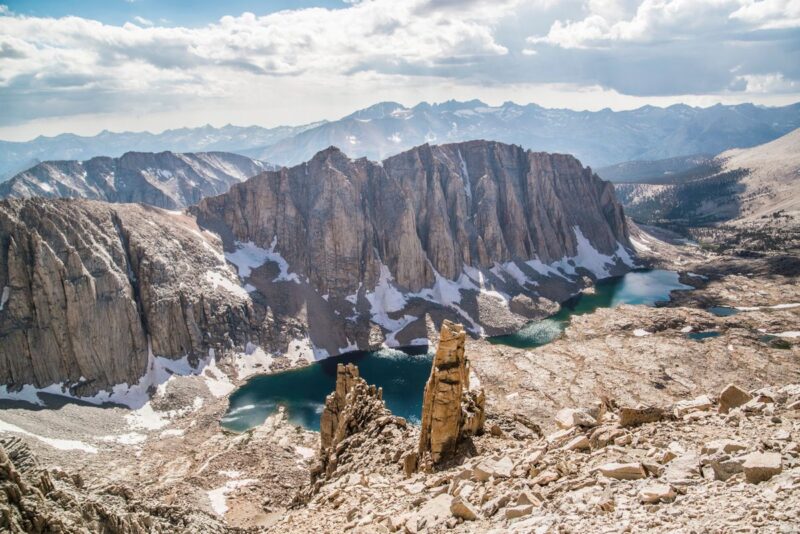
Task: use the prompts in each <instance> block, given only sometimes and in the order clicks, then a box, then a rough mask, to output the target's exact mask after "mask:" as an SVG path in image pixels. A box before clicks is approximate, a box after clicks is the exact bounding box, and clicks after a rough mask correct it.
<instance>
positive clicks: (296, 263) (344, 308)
mask: <svg viewBox="0 0 800 534" xmlns="http://www.w3.org/2000/svg"><path fill="white" fill-rule="evenodd" d="M191 211H192V213H194V214H196V215H197V218H198V222H199V224H200V225H201V226H205V227H207V228H209V229H212V230H214V231H217V232H219V233H220V235H221V236H222V237H223V240H224V243H225V249H226V251H228V257H229V259H231V261H233V262H234V263H237V265H240V267H242V268H240V274H241V275H243V277H244V279H245V280H246V281H247V282H248V283H249V284H251V285H252V286H253V287H255V288H256V289H257V290H258V291H259V292H261V293H263V294H264V295H268V296H271V297H272V298H268V301H269V302H270V305H271V306H273V307H274V310H280V309H281V307H284V308H285V311H284V313H290V314H300V313H306V312H303V311H302V310H303V309H304V308H307V313H308V316H309V322H310V324H311V327H312V328H311V340H312V341H313V342H314V344H315V345H316V346H319V347H324V348H325V349H326V350H327V351H328V352H329V353H332V350H337V348H339V347H344V346H347V345H349V344H350V343H353V342H355V343H357V344H358V346H363V343H364V342H365V341H366V339H365V338H363V337H361V336H362V335H364V334H366V332H367V331H368V330H369V328H370V326H369V324H370V323H372V324H377V325H379V326H380V327H381V328H382V333H383V334H384V335H385V336H386V338H387V343H388V344H390V345H397V344H408V343H411V342H412V341H414V340H415V339H417V338H422V337H424V336H425V324H424V314H425V313H428V312H436V313H437V314H440V315H441V314H449V315H447V316H448V317H452V318H455V319H459V320H461V321H464V322H465V323H466V324H467V325H468V328H469V329H470V330H471V331H472V332H473V333H492V332H493V333H498V332H500V331H508V330H509V329H510V328H512V326H511V325H519V326H521V324H522V323H524V322H525V321H524V318H522V317H518V316H516V317H515V316H514V313H510V312H509V309H510V301H511V300H512V299H513V298H514V297H517V296H527V297H532V298H534V299H535V298H538V297H540V296H543V297H547V298H548V299H556V300H562V299H564V298H566V297H567V296H568V295H569V294H570V293H571V291H574V290H575V287H576V284H580V283H581V282H580V280H581V276H582V275H589V276H593V277H605V276H609V275H611V274H613V273H621V272H624V271H625V270H627V269H628V268H629V265H630V258H629V256H628V252H627V251H626V248H625V247H626V246H629V241H628V233H627V227H626V225H625V219H624V215H623V213H622V209H621V207H620V205H619V204H618V203H617V201H616V199H615V197H614V192H613V187H612V186H611V184H609V183H608V182H603V181H602V180H600V179H598V178H597V177H596V176H595V175H593V174H592V172H591V170H589V169H586V168H584V167H582V166H581V164H580V162H578V161H577V160H576V159H575V158H573V157H572V156H567V155H560V154H546V153H534V152H529V151H525V150H523V149H522V148H520V147H518V146H513V145H505V144H502V143H495V142H487V141H473V142H467V143H459V144H452V145H442V146H429V145H423V146H421V147H416V148H414V149H412V150H409V151H407V152H404V153H402V154H399V155H397V156H393V157H391V158H388V159H386V160H384V161H383V162H382V164H376V163H373V162H371V161H369V160H366V159H358V160H351V159H349V158H348V157H347V156H345V155H344V154H343V153H342V152H341V151H340V150H338V149H336V148H334V147H331V148H329V149H326V150H324V151H322V152H320V153H318V154H317V155H316V156H314V158H312V159H311V160H310V161H309V162H308V163H304V164H302V165H298V166H296V167H292V168H288V169H286V168H284V169H281V170H280V171H277V172H267V173H264V174H261V175H259V176H256V177H254V178H252V179H250V180H248V181H247V182H245V183H243V184H238V185H235V186H233V187H232V188H231V190H230V191H229V192H228V193H226V194H223V195H220V196H218V197H208V198H206V199H203V200H202V201H201V202H200V203H199V204H198V205H197V206H196V207H193V208H191ZM254 257H257V258H272V260H271V261H272V262H274V263H275V264H276V266H277V267H273V268H272V269H270V270H268V271H262V272H261V273H256V272H255V271H252V269H251V266H250V265H249V264H248V265H246V266H245V265H243V264H242V262H243V261H245V260H247V261H249V259H251V258H254ZM260 261H261V262H263V259H261V260H260ZM626 262H627V263H626ZM275 282H278V283H277V284H276V283H275ZM303 302H305V303H306V304H305V305H304V304H303ZM281 303H293V304H287V305H286V306H282V304H281ZM532 307H533V308H535V307H536V306H535V303H534V305H533V306H532ZM292 308H293V309H292ZM312 310H313V313H314V314H316V319H315V320H316V321H318V323H319V325H320V327H319V328H314V324H313V323H314V320H311V314H312ZM276 313H278V312H277V311H276ZM326 313H327V314H328V315H327V317H325V318H324V319H323V318H322V316H323V315H325V314H326ZM532 313H537V312H536V311H535V310H532ZM538 313H541V310H539V312H538ZM453 314H455V317H454V316H453ZM354 317H355V318H356V321H355V322H356V323H358V324H360V326H358V327H357V328H355V329H353V328H352V327H351V326H349V325H348V324H347V323H348V321H350V319H347V320H345V319H344V318H354ZM520 321H522V323H520ZM348 331H352V332H353V333H352V334H351V335H350V336H349V337H348V336H344V335H341V334H336V333H337V332H340V333H346V332H348Z"/></svg>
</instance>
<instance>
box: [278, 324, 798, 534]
mask: <svg viewBox="0 0 800 534" xmlns="http://www.w3.org/2000/svg"><path fill="white" fill-rule="evenodd" d="M447 328H448V325H445V326H444V327H443V335H444V334H445V330H446V329H447ZM461 343H463V339H462V341H461ZM441 353H442V351H441V349H440V351H439V352H437V357H436V360H435V361H434V369H436V363H437V361H438V360H440V354H441ZM450 369H451V370H455V371H456V374H457V375H458V374H462V375H463V374H464V373H463V372H464V371H465V369H466V366H465V363H464V361H463V360H462V361H460V362H458V361H456V360H453V361H452V362H451V367H450ZM354 373H355V374H354ZM435 375H436V371H435V370H434V372H433V373H432V377H431V380H430V381H429V382H428V387H427V388H426V395H425V404H424V405H423V414H424V413H425V412H426V410H428V411H429V410H431V409H434V410H437V411H438V412H439V413H444V412H447V411H448V409H449V408H451V407H454V406H456V407H458V406H460V407H461V408H462V411H461V413H460V414H459V413H458V412H455V413H453V412H452V410H450V412H451V415H452V417H441V418H438V420H437V419H434V420H433V421H431V420H426V419H425V418H423V421H422V426H421V429H417V428H415V427H412V426H409V425H406V424H405V421H403V420H402V419H400V418H396V417H393V416H391V414H389V413H387V410H386V408H385V407H384V406H383V405H382V403H381V402H376V400H377V399H378V398H379V396H380V395H379V392H376V391H375V390H374V388H372V389H370V388H369V387H368V386H367V385H366V384H365V383H364V381H363V379H360V378H358V377H357V370H354V369H349V370H345V369H344V368H340V373H339V380H338V381H337V395H339V394H341V391H339V390H340V389H347V390H348V393H347V394H346V402H345V405H344V406H343V407H342V408H341V410H342V411H344V412H348V411H350V412H351V416H350V422H351V424H349V425H344V426H342V425H340V429H339V439H338V440H337V442H336V446H335V447H334V448H333V449H331V448H330V446H326V440H325V432H324V431H323V445H322V448H321V454H320V460H321V461H322V462H323V464H324V465H326V466H327V467H328V468H327V470H326V471H325V476H324V478H323V479H322V480H319V479H318V480H317V481H316V484H315V485H313V486H312V487H311V488H310V490H306V491H307V492H308V493H305V494H304V496H305V499H304V500H303V502H304V503H307V504H303V505H302V506H300V507H299V508H298V509H296V510H293V511H290V512H289V513H288V514H287V515H286V516H284V518H283V519H281V520H280V521H279V522H278V523H277V524H276V525H274V527H273V528H272V529H271V530H270V531H272V532H307V531H308V528H309V526H310V525H313V528H314V529H315V530H320V531H323V532H342V531H353V532H363V533H367V532H370V533H371V532H405V533H417V532H446V531H453V532H498V533H499V532H624V531H632V530H634V531H644V530H647V531H659V532H674V531H686V532H689V531H695V532H708V531H713V532H727V531H734V530H735V531H737V532H746V531H752V532H757V531H766V532H793V531H794V530H795V529H796V528H797V522H796V521H797V512H798V510H800V491H799V490H800V445H798V442H797V439H798V434H799V433H800V384H794V385H787V386H784V387H767V388H759V389H758V390H753V391H746V390H743V389H741V388H740V387H738V386H736V385H733V384H730V385H728V386H726V387H725V388H724V389H723V390H722V391H720V392H718V393H716V394H711V393H710V394H707V395H701V396H699V397H697V398H694V399H687V400H684V401H679V402H676V403H673V404H671V405H669V406H644V405H629V404H625V405H620V404H617V403H616V402H615V401H614V400H613V399H609V398H606V399H602V400H599V401H598V402H596V403H593V404H592V405H591V406H587V407H582V408H565V409H562V410H560V411H558V412H557V413H555V414H554V418H553V420H554V422H555V424H556V426H557V428H558V430H556V431H555V432H552V433H549V434H546V435H543V434H542V432H541V430H540V429H539V427H538V426H537V425H535V424H534V423H532V422H531V421H529V420H527V419H525V418H524V417H521V416H519V415H517V416H510V415H504V414H499V413H493V414H489V415H488V419H487V421H486V424H485V426H483V425H481V426H480V427H479V428H475V427H470V428H469V431H468V432H463V429H464V423H465V422H467V421H474V420H476V419H475V417H474V415H473V414H474V403H470V402H469V401H467V400H466V399H464V398H461V402H460V404H459V401H458V399H459V397H454V396H452V395H449V396H448V395H444V396H440V397H435V396H433V397H430V396H429V395H428V388H430V387H431V385H432V384H435V383H437V380H436V379H435ZM458 383H459V382H458V381H455V383H454V384H455V385H457V384H458ZM456 389H458V388H456ZM367 397H368V398H370V399H371V401H370V402H367V403H365V399H366V398H367ZM365 406H371V407H372V410H369V409H365ZM354 407H358V408H356V409H354ZM354 414H357V416H354ZM437 423H438V424H437ZM343 428H345V429H347V428H349V429H350V432H349V435H346V437H345V436H342V429H343ZM448 429H449V432H448ZM433 434H437V435H438V436H439V440H438V443H437V442H434V443H432V442H431V441H430V439H429V437H428V436H430V435H433ZM417 442H419V451H418V452H417V451H416V448H415V444H416V443H417ZM327 443H330V442H327ZM442 443H449V444H451V445H452V446H451V447H450V448H449V449H447V448H446V447H442V446H441V444H442ZM456 444H457V445H456ZM443 450H447V451H448V453H447V454H443V452H442V451H443ZM418 454H419V457H418V456H417V455H418ZM426 456H427V460H428V461H427V462H422V461H420V462H419V463H418V458H425V457H426ZM332 457H333V458H336V460H337V463H336V464H334V469H331V463H330V462H331V458H332Z"/></svg>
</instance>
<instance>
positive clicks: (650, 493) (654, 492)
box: [639, 484, 677, 504]
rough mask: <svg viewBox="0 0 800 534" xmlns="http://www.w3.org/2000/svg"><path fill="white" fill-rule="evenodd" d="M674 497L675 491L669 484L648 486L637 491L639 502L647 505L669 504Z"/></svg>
mask: <svg viewBox="0 0 800 534" xmlns="http://www.w3.org/2000/svg"><path fill="white" fill-rule="evenodd" d="M676 495H677V494H676V492H675V489H674V488H673V487H672V486H670V485H669V484H648V485H646V486H645V487H643V488H642V489H641V490H639V501H640V502H642V503H647V504H654V503H658V502H670V501H673V500H674V499H675V496H676Z"/></svg>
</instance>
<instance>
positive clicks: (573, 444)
mask: <svg viewBox="0 0 800 534" xmlns="http://www.w3.org/2000/svg"><path fill="white" fill-rule="evenodd" d="M590 447H591V444H590V443H589V438H587V437H586V436H584V435H583V434H581V435H579V436H575V437H574V438H572V439H571V440H570V441H568V442H567V444H566V445H564V446H563V447H562V448H563V449H564V450H567V451H583V450H586V449H589V448H590Z"/></svg>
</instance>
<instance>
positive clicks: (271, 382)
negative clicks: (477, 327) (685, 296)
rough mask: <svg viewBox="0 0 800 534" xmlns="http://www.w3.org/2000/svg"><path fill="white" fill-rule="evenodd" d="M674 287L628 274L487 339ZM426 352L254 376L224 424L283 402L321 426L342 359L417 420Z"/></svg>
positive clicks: (541, 330)
mask: <svg viewBox="0 0 800 534" xmlns="http://www.w3.org/2000/svg"><path fill="white" fill-rule="evenodd" d="M675 289H691V286H687V285H684V284H681V283H680V282H678V273H675V272H672V271H663V270H648V271H636V272H630V273H628V274H626V275H625V276H621V277H618V278H611V279H606V280H602V281H600V282H597V284H596V285H595V294H593V295H584V294H581V295H578V296H576V297H574V298H572V299H570V300H569V301H567V302H565V303H564V304H563V305H562V308H561V311H559V312H558V313H557V314H555V315H553V316H552V317H550V318H547V319H543V320H541V321H536V322H533V323H530V324H528V325H526V326H525V327H524V328H522V329H521V330H520V331H519V332H516V333H514V334H510V335H506V336H496V337H492V338H489V341H490V342H491V343H495V344H504V345H510V346H513V347H519V348H531V347H538V346H541V345H545V344H547V343H549V342H550V341H552V340H553V339H555V338H557V337H558V336H559V335H561V332H562V331H563V330H564V328H565V327H566V325H567V324H568V323H569V319H570V317H572V316H573V315H581V314H584V313H591V312H593V311H594V310H596V309H598V308H613V307H615V306H619V305H620V304H644V305H649V306H652V305H653V304H655V303H656V302H658V301H666V300H669V293H670V291H672V290H675ZM427 350H428V349H427V347H411V348H408V349H403V350H402V351H401V350H393V349H385V350H380V351H377V352H351V353H348V354H344V355H342V356H335V357H332V358H327V359H325V360H320V361H318V362H316V363H313V364H311V365H308V366H306V367H302V368H300V369H293V370H291V371H285V372H281V373H275V374H271V375H261V376H255V377H253V378H251V379H250V380H248V381H247V382H246V383H245V384H244V385H243V386H242V387H240V388H239V389H237V390H236V391H235V392H233V393H232V394H231V396H230V405H229V408H228V412H227V413H226V414H225V417H223V418H222V425H223V426H224V427H225V428H227V429H229V430H233V431H237V432H243V431H245V430H247V429H249V428H252V427H254V426H258V425H260V424H261V423H263V422H264V419H266V418H267V416H268V415H270V414H271V413H273V412H274V411H275V410H276V409H277V407H278V406H279V405H283V406H285V407H286V410H287V414H288V417H289V420H290V421H291V422H292V423H294V424H297V425H302V426H303V427H305V428H308V429H311V430H319V416H320V414H321V413H322V408H323V406H324V403H325V397H326V396H327V395H328V394H329V393H330V392H332V391H333V389H334V387H335V385H336V365H337V364H339V363H355V364H356V365H358V369H359V371H360V374H361V376H362V377H364V379H365V380H366V381H367V382H368V383H370V384H375V385H377V386H379V387H382V388H383V398H384V400H385V401H386V405H387V406H388V407H389V409H390V410H392V413H394V414H395V415H399V416H401V417H405V418H406V419H408V420H409V421H410V422H417V421H419V417H420V414H421V411H422V391H423V389H424V388H425V382H426V381H427V380H428V376H429V375H430V371H431V361H432V359H433V357H432V354H429V353H428V352H427Z"/></svg>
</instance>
